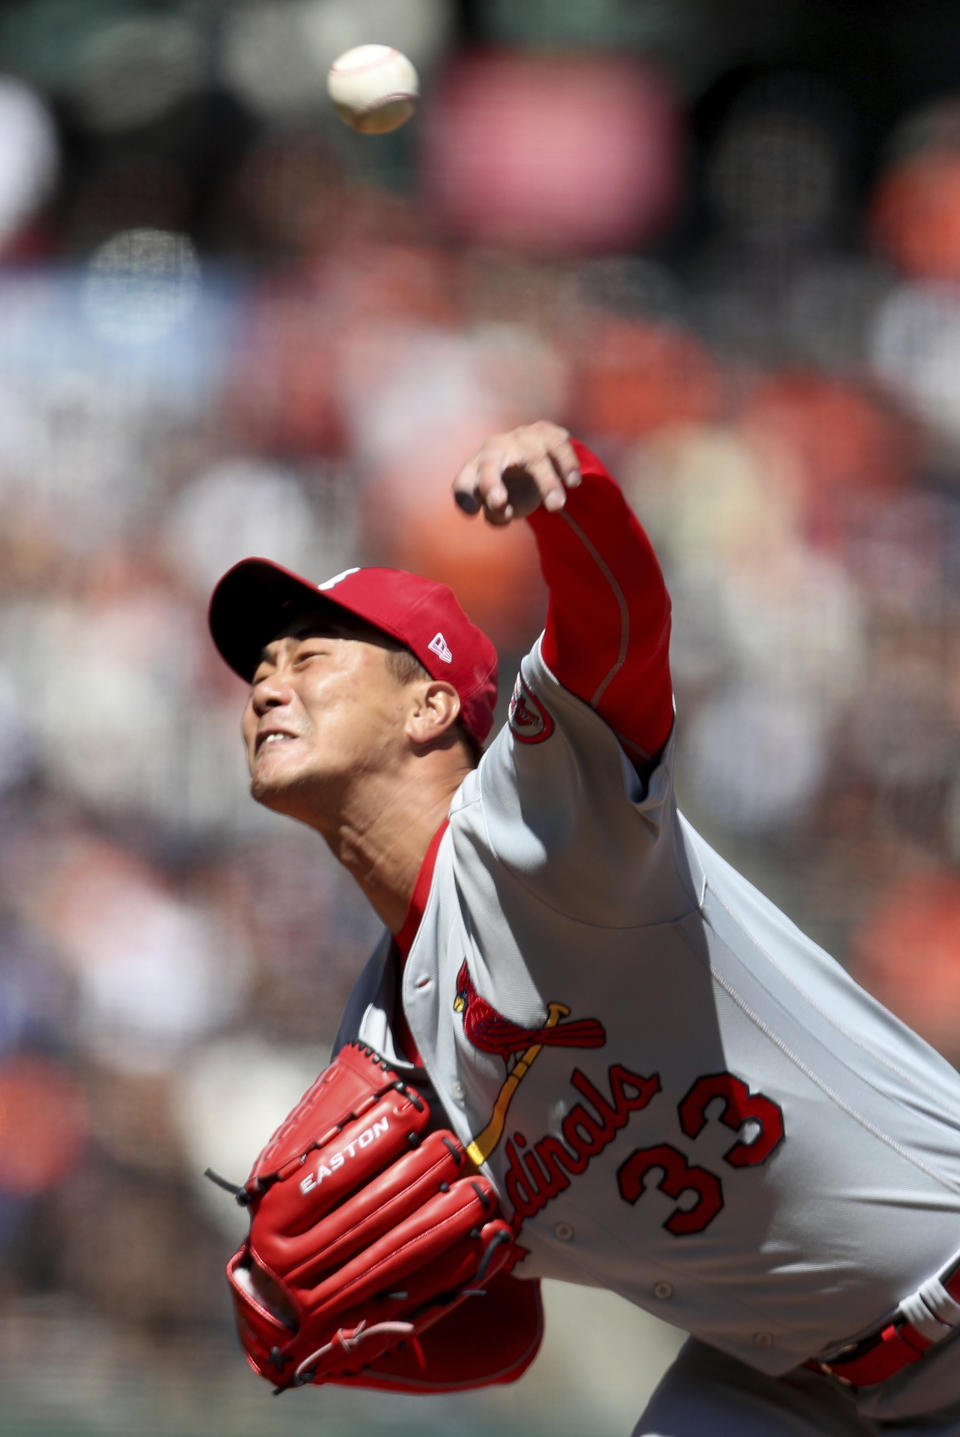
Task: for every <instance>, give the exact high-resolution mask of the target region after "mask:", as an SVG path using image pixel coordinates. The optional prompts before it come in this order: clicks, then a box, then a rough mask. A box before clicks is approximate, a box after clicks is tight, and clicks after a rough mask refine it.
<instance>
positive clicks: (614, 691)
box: [528, 440, 673, 762]
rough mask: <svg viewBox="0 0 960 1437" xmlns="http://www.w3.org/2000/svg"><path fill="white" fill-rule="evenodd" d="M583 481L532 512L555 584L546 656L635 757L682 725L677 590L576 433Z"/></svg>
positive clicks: (646, 756) (544, 565)
mask: <svg viewBox="0 0 960 1437" xmlns="http://www.w3.org/2000/svg"><path fill="white" fill-rule="evenodd" d="M573 444H574V448H575V449H576V451H577V457H578V459H579V460H580V465H581V473H582V475H583V481H582V483H581V484H580V486H579V487H578V488H577V489H572V490H570V491H568V494H567V502H566V505H565V506H564V508H563V509H561V510H559V511H558V512H557V513H549V512H548V511H547V510H545V509H542V508H541V509H538V510H537V511H536V512H535V513H534V514H533V515H531V517H530V519H529V520H528V522H529V524H530V527H531V529H532V530H533V533H534V537H535V539H536V543H537V549H538V551H539V555H540V566H541V569H542V571H543V577H544V579H545V580H546V584H547V588H548V590H549V605H548V610H547V622H546V629H545V631H544V636H543V642H542V653H543V658H544V661H545V663H546V664H547V666H548V667H549V668H550V670H551V672H552V673H553V674H554V675H555V676H556V678H557V679H558V680H559V682H560V683H561V684H563V686H564V688H566V689H569V690H570V692H571V693H574V694H576V695H577V697H578V698H581V699H583V700H584V701H585V702H586V703H588V704H590V706H591V708H594V709H596V711H597V713H599V714H600V716H601V717H602V718H603V719H604V720H605V721H606V722H607V723H608V724H609V725H610V727H611V728H612V729H613V730H614V732H615V733H616V734H617V736H618V738H619V739H620V740H621V742H622V743H623V745H624V747H625V748H626V750H627V751H628V752H629V753H630V755H631V757H632V758H633V759H634V760H635V761H640V762H643V761H649V760H650V759H653V758H655V757H656V756H657V755H658V754H659V752H660V750H661V749H662V748H663V745H664V744H665V743H666V741H667V738H668V737H669V734H670V729H671V727H672V724H673V693H672V684H671V679H670V664H669V642H670V597H669V595H668V593H667V590H666V585H665V584H664V581H663V575H662V573H661V571H660V565H659V563H658V562H657V557H656V555H655V554H654V552H653V548H652V546H651V544H650V540H649V539H648V538H647V535H646V533H645V532H644V530H643V527H642V526H641V524H640V521H639V520H638V519H637V517H636V515H635V514H634V513H633V511H632V509H631V508H630V506H629V505H628V504H627V502H626V500H625V499H624V497H623V494H622V493H621V491H620V488H619V486H618V485H617V484H616V483H615V481H614V480H613V479H612V478H611V476H610V475H609V473H608V472H607V470H606V469H605V468H604V466H603V465H602V464H601V463H600V460H599V459H597V457H596V456H595V455H594V454H592V453H591V452H590V450H589V449H587V448H586V447H585V446H584V445H583V444H581V443H580V442H579V441H578V440H574V441H573Z"/></svg>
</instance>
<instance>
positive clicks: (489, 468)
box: [453, 420, 580, 526]
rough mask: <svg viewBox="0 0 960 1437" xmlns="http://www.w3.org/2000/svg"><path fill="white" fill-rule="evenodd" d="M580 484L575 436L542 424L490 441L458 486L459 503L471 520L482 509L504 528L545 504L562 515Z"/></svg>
mask: <svg viewBox="0 0 960 1437" xmlns="http://www.w3.org/2000/svg"><path fill="white" fill-rule="evenodd" d="M579 483H580V465H579V463H578V461H577V456H576V453H575V451H574V448H573V445H572V444H571V442H570V435H569V433H568V432H567V430H566V429H561V428H560V426H559V425H558V424H551V423H549V422H548V421H547V420H539V421H538V422H537V423H536V424H524V425H522V426H521V427H520V428H519V429H511V430H510V431H509V432H508V433H506V434H494V435H493V436H492V437H491V438H489V439H487V440H486V442H485V443H484V445H483V448H482V449H481V450H480V451H479V453H477V454H476V455H475V456H474V457H473V458H472V459H471V460H470V461H469V463H467V464H465V465H464V466H463V468H462V469H461V470H460V473H459V474H458V475H457V477H456V479H455V480H454V481H453V497H454V499H455V500H456V502H457V504H459V506H460V508H461V509H462V510H463V511H464V513H465V514H478V513H479V512H480V510H481V509H482V510H483V515H484V518H485V519H486V520H487V521H488V523H490V524H496V525H499V526H502V525H504V524H509V523H511V522H512V520H514V519H525V518H526V517H527V516H528V515H529V514H532V513H533V511H534V510H535V509H538V508H539V507H540V505H541V504H542V505H543V507H544V508H545V509H549V510H556V509H562V508H563V506H564V504H565V503H566V502H567V490H568V489H575V488H576V486H577V485H578V484H579Z"/></svg>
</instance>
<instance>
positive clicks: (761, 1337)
mask: <svg viewBox="0 0 960 1437" xmlns="http://www.w3.org/2000/svg"><path fill="white" fill-rule="evenodd" d="M753 1345H754V1347H772V1346H773V1333H772V1332H755V1333H754V1334H753Z"/></svg>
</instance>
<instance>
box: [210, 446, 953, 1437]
mask: <svg viewBox="0 0 960 1437" xmlns="http://www.w3.org/2000/svg"><path fill="white" fill-rule="evenodd" d="M454 498H455V500H456V502H457V503H458V504H459V505H460V507H461V508H462V509H463V510H464V511H465V512H466V513H468V514H473V515H479V514H481V513H482V514H483V516H484V517H485V519H486V520H487V522H488V523H489V524H490V526H491V527H492V528H493V529H495V528H497V527H502V526H504V525H508V524H511V523H515V522H526V523H528V524H529V525H530V528H531V529H532V531H533V534H534V537H535V540H536V544H537V549H538V553H539V560H540V564H541V567H542V572H543V576H544V579H545V581H546V584H547V587H548V590H549V607H548V613H547V616H546V624H545V627H544V630H543V632H542V633H541V634H540V635H539V637H538V638H537V639H536V642H535V643H534V644H533V647H532V648H531V650H530V652H529V653H528V654H527V656H526V657H525V658H524V660H523V662H522V664H521V666H520V672H519V674H518V675H517V676H516V679H515V681H514V684H513V691H512V698H511V700H510V706H509V717H508V719H507V722H506V723H505V725H504V726H503V728H502V729H501V730H500V731H499V732H498V733H497V734H496V736H495V737H494V738H493V739H492V740H490V731H491V728H492V725H493V716H494V709H495V703H496V693H497V660H496V655H495V652H494V650H493V647H492V645H491V643H490V641H489V640H488V639H487V638H486V637H485V635H484V634H482V633H481V632H480V631H479V630H478V629H477V628H475V627H474V626H473V625H472V624H471V623H470V621H469V620H468V619H467V617H466V615H465V614H464V613H463V611H462V610H461V609H460V607H459V605H458V604H457V602H456V600H455V598H454V596H453V594H452V593H451V592H450V590H449V589H447V588H445V587H444V586H442V585H439V584H436V583H433V582H431V581H430V580H427V579H424V578H421V577H419V576H416V575H411V574H407V573H403V572H400V571H396V570H390V569H377V568H369V569H363V568H361V569H354V570H349V571H347V572H346V573H344V574H341V575H338V576H336V577H335V578H333V579H329V580H327V581H326V582H322V583H316V582H313V581H310V580H308V579H304V578H301V577H299V576H297V575H294V574H291V573H289V572H287V571H285V570H283V569H281V568H279V567H278V566H277V565H275V564H272V563H270V562H269V561H268V560H266V559H256V558H253V559H246V560H244V561H243V562H241V563H240V564H238V565H236V566H235V567H234V568H233V569H231V570H230V571H229V573H227V574H226V575H225V576H224V577H223V578H222V579H221V580H220V583H219V584H218V585H217V587H216V590H215V592H214V594H213V598H212V601H211V608H210V625H211V631H212V634H213V638H214V640H215V642H216V644H217V647H218V648H219V651H220V653H221V654H222V656H223V658H224V659H225V660H226V662H227V663H228V664H229V665H230V666H231V667H232V668H233V669H234V670H235V671H236V672H237V673H238V674H240V675H241V676H242V677H243V678H244V679H245V680H246V681H247V682H248V683H249V685H250V691H249V698H248V701H247V705H246V709H245V711H244V716H243V732H244V736H245V741H246V746H247V753H248V758H249V764H250V773H251V791H252V794H253V796H254V798H255V799H256V800H257V801H258V802H260V803H263V804H265V805H266V806H268V807H269V808H271V809H273V810H274V811H276V812H278V813H283V814H287V815H288V816H290V817H291V818H295V819H297V820H299V821H300V822H303V823H306V824H308V825H309V826H310V827H312V828H314V829H315V830H316V831H317V832H318V833H319V834H320V835H321V837H322V838H323V839H324V840H325V842H326V844H327V845H328V847H329V849H330V850H331V852H332V853H333V855H334V857H335V858H336V859H337V860H338V861H339V862H340V863H342V864H343V865H344V866H345V867H346V868H347V870H348V871H349V872H350V873H351V874H352V875H353V877H354V878H355V880H356V882H357V883H358V884H359V885H360V887H361V889H362V890H363V892H364V894H365V895H366V897H367V898H368V900H369V901H370V903H371V904H372V905H373V908H374V909H375V911H376V912H377V914H378V915H379V916H380V918H381V919H382V921H383V924H384V930H385V931H384V935H383V940H382V942H381V943H380V945H379V947H378V948H377V951H376V952H375V953H374V954H373V956H372V957H371V959H370V961H369V963H368V965H367V967H366V968H365V970H364V971H363V973H362V974H360V975H359V977H358V981H357V983H356V986H355V988H354V990H353V993H352V995H351V998H350V1001H349V1003H348V1007H347V1011H346V1013H345V1015H344V1017H343V1022H342V1027H341V1031H340V1035H339V1037H338V1040H337V1043H336V1045H335V1046H336V1055H335V1057H334V1060H333V1062H332V1063H331V1065H330V1067H329V1068H328V1069H326V1070H325V1071H324V1072H323V1073H321V1074H320V1076H319V1077H318V1079H317V1081H316V1083H315V1084H314V1085H313V1087H312V1088H311V1089H310V1090H309V1091H308V1093H307V1094H305V1095H304V1098H303V1099H302V1101H301V1102H300V1104H299V1105H298V1106H297V1108H296V1109H295V1110H294V1111H293V1113H291V1114H290V1116H289V1117H288V1118H287V1120H286V1121H285V1122H284V1124H282V1125H281V1127H280V1128H279V1129H278V1131H277V1132H276V1133H275V1134H274V1135H273V1136H272V1137H271V1138H270V1139H269V1141H268V1142H267V1144H266V1146H265V1148H264V1150H263V1151H262V1153H261V1154H260V1156H259V1157H258V1158H257V1160H256V1162H255V1163H254V1166H253V1169H252V1171H251V1175H250V1177H249V1179H248V1181H247V1183H246V1184H245V1186H244V1188H243V1189H242V1190H241V1192H240V1193H239V1194H238V1196H239V1199H240V1200H241V1201H242V1202H243V1203H244V1204H245V1205H246V1206H247V1207H248V1208H249V1213H250V1231H249V1235H248V1237H247V1239H246V1241H245V1242H244V1244H243V1245H242V1247H241V1248H240V1250H239V1251H238V1252H237V1253H236V1254H235V1255H234V1256H233V1258H231V1260H230V1263H229V1265H228V1275H229V1281H230V1285H231V1290H232V1292H233V1296H234V1300H235V1305H236V1312H237V1321H238V1327H239V1332H240V1337H241V1341H242V1343H243V1346H244V1349H245V1352H246V1354H247V1357H248V1359H249V1361H250V1363H251V1364H252V1365H253V1367H254V1368H255V1369H256V1371H258V1372H259V1373H261V1374H262V1375H263V1376H264V1377H266V1378H267V1379H268V1380H269V1381H270V1382H271V1383H273V1385H274V1386H275V1387H276V1388H277V1389H278V1390H285V1389H287V1388H291V1387H299V1386H302V1385H307V1384H311V1383H321V1382H328V1381H331V1382H338V1383H348V1384H349V1383H352V1384H355V1385H367V1386H378V1387H382V1388H387V1389H389V1390H403V1391H416V1392H431V1391H433V1392H439V1391H452V1390H457V1389H462V1388H468V1387H474V1386H478V1385H482V1384H485V1383H493V1382H504V1381H512V1380H514V1379H516V1378H518V1377H519V1376H520V1375H521V1374H522V1373H523V1372H524V1371H525V1370H526V1368H527V1367H528V1365H529V1363H530V1362H531V1361H532V1360H533V1358H534V1357H535V1355H536V1351H537V1348H538V1346H539V1343H540V1338H541V1332H542V1312H541V1304H540V1292H539V1279H541V1278H543V1277H551V1278H556V1279H561V1280H563V1281H566V1282H571V1283H580V1284H587V1285H590V1286H600V1287H605V1288H609V1289H610V1290H611V1291H613V1292H616V1293H619V1294H620V1295H621V1296H622V1297H624V1298H626V1299H628V1300H629V1301H630V1302H633V1303H636V1304H638V1305H639V1306H640V1307H643V1308H645V1309H647V1310H648V1311H650V1312H653V1313H655V1314H656V1316H658V1317H660V1318H664V1319H666V1320H667V1321H669V1322H672V1323H674V1324H675V1325H677V1326H678V1327H680V1328H682V1329H683V1330H684V1331H686V1332H687V1333H688V1334H689V1338H688V1340H687V1342H686V1344H685V1346H684V1347H683V1349H682V1351H681V1353H680V1356H679V1357H678V1359H677V1361H676V1362H675V1363H674V1364H673V1366H672V1367H671V1369H670V1370H669V1371H668V1372H667V1374H666V1376H665V1377H664V1379H663V1381H662V1382H661V1384H660V1386H659V1388H658V1389H657V1391H656V1392H655V1394H654V1395H653V1397H652V1399H651V1402H650V1404H649V1406H648V1408H647V1411H646V1412H645V1413H644V1414H643V1415H642V1416H641V1417H640V1419H639V1422H638V1425H637V1427H636V1429H635V1437H704V1434H707V1433H719V1434H723V1437H760V1434H763V1437H778V1434H783V1437H814V1434H835V1437H841V1434H844V1437H855V1434H856V1437H866V1434H879V1433H882V1432H886V1431H891V1432H893V1431H896V1432H897V1433H900V1434H905V1433H918V1434H919V1433H920V1432H924V1433H930V1432H936V1433H938V1434H940V1437H947V1434H960V1348H958V1346H957V1341H956V1335H957V1333H958V1331H960V1077H958V1074H957V1073H956V1072H955V1071H954V1070H953V1068H952V1067H951V1066H950V1065H949V1064H948V1063H947V1062H946V1061H945V1060H944V1059H943V1058H942V1057H940V1056H939V1055H938V1054H937V1053H935V1052H934V1051H932V1049H931V1048H930V1047H928V1046H927V1045H926V1044H925V1043H924V1042H923V1041H921V1039H920V1038H918V1037H917V1036H916V1035H915V1034H914V1033H912V1032H911V1031H910V1030H909V1029H908V1028H906V1027H905V1026H904V1025H903V1024H902V1023H900V1022H899V1021H898V1020H897V1018H895V1017H894V1016H893V1015H892V1014H890V1013H889V1012H887V1011H886V1010H885V1009H884V1008H882V1007H881V1006H880V1005H879V1004H878V1003H876V1002H875V1001H874V1000H873V999H872V998H871V997H870V996H869V995H868V994H867V993H866V992H864V991H863V990H862V989H861V988H860V987H859V986H858V985H857V984H856V983H855V982H854V981H853V980H852V978H851V977H850V976H849V975H848V974H847V973H846V972H845V970H844V969H843V968H842V967H841V966H840V965H839V964H838V963H837V962H835V961H834V960H833V959H832V958H831V957H830V956H829V955H828V954H827V953H825V952H824V951H823V950H822V949H820V948H819V947H818V946H817V945H816V944H814V943H813V942H812V941H811V940H810V939H809V938H807V937H806V936H805V935H804V934H803V933H802V932H800V931H799V930H798V928H797V927H796V926H795V925H794V924H793V923H792V922H791V921H790V920H789V919H788V918H787V917H786V916H785V915H784V914H783V913H782V912H780V911H779V910H778V909H777V908H775V907H774V906H773V904H771V903H770V902H769V901H768V900H767V899H766V898H764V897H763V895H762V894H760V893H759V892H758V891H757V890H756V889H755V888H754V887H752V886H751V885H750V884H749V883H748V882H747V881H746V880H745V879H744V878H743V877H742V876H741V875H740V874H739V873H737V872H736V871H735V870H734V869H733V868H731V867H730V865H729V864H727V863H726V862H725V861H724V860H723V859H722V858H721V857H720V856H719V855H718V854H717V853H716V852H714V850H713V849H712V848H711V847H710V846H709V845H708V844H707V843H706V842H705V841H704V840H703V838H702V837H701V836H700V835H699V834H698V833H697V832H696V831H695V830H694V829H693V828H692V827H691V825H690V824H689V823H688V822H687V821H686V819H685V818H684V816H683V815H682V813H680V812H679V811H678V808H677V805H676V802H675V798H674V737H673V734H674V709H673V699H672V692H671V681H670V670H669V660H668V645H669V631H670V604H669V599H668V596H667V593H666V590H665V587H664V583H663V579H662V576H661V573H660V569H659V566H658V563H657V560H656V558H655V556H654V553H653V551H652V549H651V546H650V543H649V541H648V539H647V537H646V535H645V533H644V531H643V529H642V527H641V525H640V523H639V522H638V520H637V518H636V516H635V515H634V514H633V513H632V511H631V509H630V507H629V506H628V505H627V503H626V502H625V500H624V499H623V497H622V495H621V493H620V491H619V489H618V487H617V485H616V483H615V482H614V480H613V479H612V478H611V476H610V475H609V474H608V473H607V472H606V470H605V469H604V467H603V465H602V464H601V463H600V461H599V460H598V459H597V458H596V457H595V456H594V455H593V454H592V453H590V451H589V450H588V449H586V448H585V447H584V446H583V445H582V444H580V443H579V442H577V441H576V440H573V439H571V438H570V436H569V435H568V434H567V433H566V431H564V430H563V429H561V428H559V427H558V426H556V425H554V424H550V423H546V422H541V423H537V424H532V425H529V426H524V427H522V428H519V429H516V430H514V431H512V432H510V433H507V434H500V435H496V436H494V437H492V438H491V439H489V440H488V441H487V442H486V443H485V444H484V446H483V447H482V448H481V450H480V451H479V453H478V454H477V455H476V457H475V458H474V459H472V460H471V461H470V462H469V463H468V464H467V465H465V467H464V468H463V470H462V471H461V472H460V474H459V475H458V476H457V478H456V480H455V483H454ZM496 542H497V536H496V534H495V533H491V535H490V543H491V544H494V543H496ZM718 762H721V763H727V764H731V765H736V764H737V762H738V754H737V753H736V751H733V752H729V753H725V754H720V755H718ZM908 958H909V955H905V961H906V960H907V959H908Z"/></svg>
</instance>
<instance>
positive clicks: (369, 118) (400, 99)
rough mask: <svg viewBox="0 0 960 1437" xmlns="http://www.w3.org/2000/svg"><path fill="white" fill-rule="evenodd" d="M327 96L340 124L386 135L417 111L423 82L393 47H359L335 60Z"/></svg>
mask: <svg viewBox="0 0 960 1437" xmlns="http://www.w3.org/2000/svg"><path fill="white" fill-rule="evenodd" d="M327 93H328V94H329V96H330V99H331V100H332V101H333V104H334V108H335V109H336V111H337V114H338V115H339V116H340V118H341V120H343V121H344V123H345V124H347V125H349V126H350V127H351V129H354V130H359V131H360V133H361V134H362V135H386V134H388V133H389V131H391V130H397V129H399V128H400V126H401V125H403V124H405V123H406V121H407V120H409V118H410V116H411V115H412V114H413V112H414V110H415V109H416V108H417V100H418V98H419V95H420V82H419V80H418V78H417V72H416V70H415V69H414V67H413V65H412V64H411V62H410V61H409V60H408V59H407V57H406V55H403V54H401V52H400V51H399V50H394V49H393V47H392V46H390V45H357V46H356V48H355V49H353V50H347V51H346V52H345V54H343V55H341V56H340V58H339V59H338V60H334V62H333V64H332V65H331V66H330V69H329V71H328V73H327Z"/></svg>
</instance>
